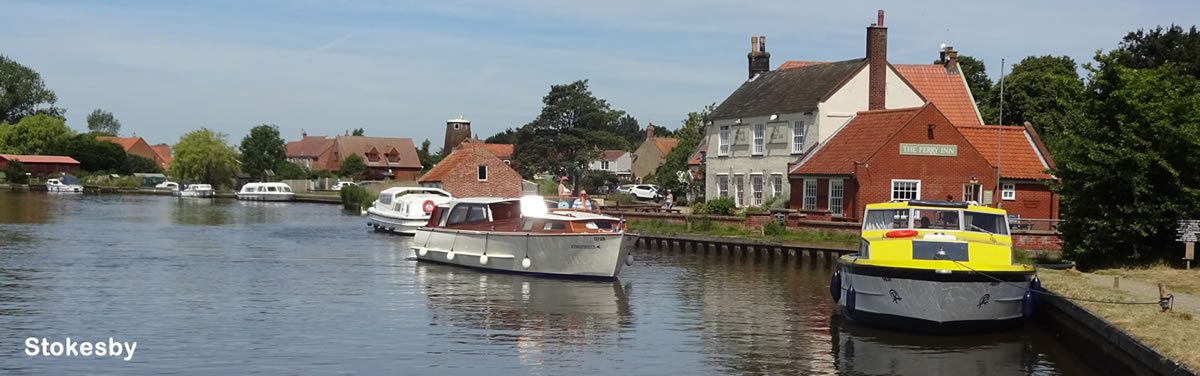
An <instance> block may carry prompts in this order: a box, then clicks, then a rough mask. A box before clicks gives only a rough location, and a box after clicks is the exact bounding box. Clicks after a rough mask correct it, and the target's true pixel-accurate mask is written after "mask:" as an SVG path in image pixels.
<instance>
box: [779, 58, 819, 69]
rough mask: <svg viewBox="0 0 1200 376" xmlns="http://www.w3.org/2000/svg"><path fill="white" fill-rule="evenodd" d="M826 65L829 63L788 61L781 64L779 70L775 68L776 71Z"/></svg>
mask: <svg viewBox="0 0 1200 376" xmlns="http://www.w3.org/2000/svg"><path fill="white" fill-rule="evenodd" d="M827 63H829V62H828V61H808V60H788V61H785V62H783V64H780V65H779V68H776V69H792V68H800V67H807V66H809V65H816V64H827Z"/></svg>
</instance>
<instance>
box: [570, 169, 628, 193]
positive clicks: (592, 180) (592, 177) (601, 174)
mask: <svg viewBox="0 0 1200 376" xmlns="http://www.w3.org/2000/svg"><path fill="white" fill-rule="evenodd" d="M618 182H619V180H617V174H614V173H612V172H611V171H604V170H588V171H587V172H585V173H583V177H582V178H581V180H580V182H579V187H580V189H586V190H587V191H588V192H593V193H599V191H600V187H601V186H608V185H613V184H617V183H618Z"/></svg>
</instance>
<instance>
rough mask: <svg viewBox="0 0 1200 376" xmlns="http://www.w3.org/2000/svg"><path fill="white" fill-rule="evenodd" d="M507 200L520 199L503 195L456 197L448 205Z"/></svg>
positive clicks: (493, 202) (491, 202) (490, 202)
mask: <svg viewBox="0 0 1200 376" xmlns="http://www.w3.org/2000/svg"><path fill="white" fill-rule="evenodd" d="M507 201H520V200H519V199H516V198H503V197H467V198H459V199H455V200H454V201H450V202H447V203H446V205H448V206H454V205H457V204H495V203H497V202H507Z"/></svg>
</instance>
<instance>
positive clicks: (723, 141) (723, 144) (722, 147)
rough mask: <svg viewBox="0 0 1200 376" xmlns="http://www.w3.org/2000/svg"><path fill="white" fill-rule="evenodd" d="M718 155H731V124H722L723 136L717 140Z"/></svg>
mask: <svg viewBox="0 0 1200 376" xmlns="http://www.w3.org/2000/svg"><path fill="white" fill-rule="evenodd" d="M717 155H720V156H726V155H729V126H728V125H722V126H721V136H720V138H719V139H718V140H717Z"/></svg>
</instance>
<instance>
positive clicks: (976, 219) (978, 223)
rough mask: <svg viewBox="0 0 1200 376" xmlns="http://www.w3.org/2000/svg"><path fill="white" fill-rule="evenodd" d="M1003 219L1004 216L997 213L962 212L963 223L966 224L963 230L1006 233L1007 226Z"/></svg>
mask: <svg viewBox="0 0 1200 376" xmlns="http://www.w3.org/2000/svg"><path fill="white" fill-rule="evenodd" d="M1004 219H1005V218H1004V216H1002V215H999V214H988V213H976V212H971V211H966V212H963V223H965V224H966V225H967V226H966V227H967V228H965V229H964V230H967V231H974V232H986V233H991V234H997V235H1008V226H1007V225H1006V224H1005V223H1004Z"/></svg>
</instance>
